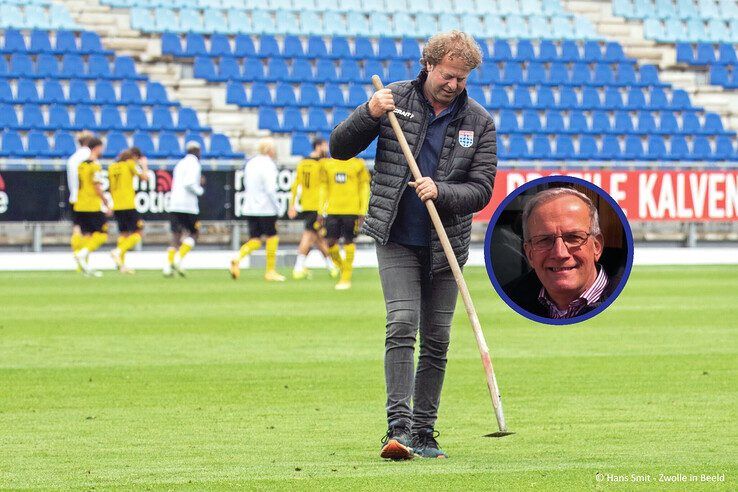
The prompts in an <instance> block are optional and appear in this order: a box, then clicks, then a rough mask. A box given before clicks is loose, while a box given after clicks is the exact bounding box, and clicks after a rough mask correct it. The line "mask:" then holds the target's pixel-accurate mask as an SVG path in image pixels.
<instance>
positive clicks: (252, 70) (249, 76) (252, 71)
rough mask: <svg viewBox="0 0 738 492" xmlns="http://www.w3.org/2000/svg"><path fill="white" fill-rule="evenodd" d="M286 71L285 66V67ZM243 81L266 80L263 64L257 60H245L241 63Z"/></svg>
mask: <svg viewBox="0 0 738 492" xmlns="http://www.w3.org/2000/svg"><path fill="white" fill-rule="evenodd" d="M284 68H285V69H286V68H287V66H286V65H285V66H284ZM243 80H246V81H252V80H253V81H262V80H267V77H266V75H265V74H264V64H263V63H261V60H259V59H258V58H246V60H245V61H244V63H243Z"/></svg>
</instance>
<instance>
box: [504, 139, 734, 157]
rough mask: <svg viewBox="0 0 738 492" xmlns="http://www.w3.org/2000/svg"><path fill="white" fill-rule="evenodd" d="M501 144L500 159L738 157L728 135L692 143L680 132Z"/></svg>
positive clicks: (506, 142) (514, 140)
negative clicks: (644, 136) (667, 135)
mask: <svg viewBox="0 0 738 492" xmlns="http://www.w3.org/2000/svg"><path fill="white" fill-rule="evenodd" d="M598 140H600V142H599V143H598ZM498 143H499V145H498V156H499V157H500V158H501V159H536V160H564V159H575V160H576V159H581V160H604V161H611V160H626V161H640V160H667V161H729V160H735V159H736V158H737V157H738V155H737V154H736V149H735V147H734V144H733V140H732V139H731V138H730V137H727V136H721V137H717V138H716V139H715V141H714V142H713V143H711V142H710V139H708V138H707V137H704V136H697V137H694V138H693V139H692V142H691V144H690V142H688V140H687V139H686V138H684V137H683V136H681V135H675V136H672V137H671V138H670V139H668V140H667V139H664V138H663V137H662V136H660V135H651V136H649V137H648V138H643V137H639V136H635V135H629V136H627V137H625V138H624V139H619V138H618V137H616V136H615V135H605V136H604V137H602V138H601V139H597V138H595V137H594V136H592V135H584V136H582V137H580V138H578V139H576V140H574V139H572V138H571V137H569V136H567V135H559V136H558V137H555V138H551V137H548V136H546V135H536V136H534V137H533V138H531V139H526V138H525V137H524V136H522V135H511V136H510V137H509V138H508V137H503V138H502V139H500V141H499V142H498ZM552 144H555V145H552Z"/></svg>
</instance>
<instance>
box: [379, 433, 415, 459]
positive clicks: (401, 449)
mask: <svg viewBox="0 0 738 492" xmlns="http://www.w3.org/2000/svg"><path fill="white" fill-rule="evenodd" d="M379 456H381V457H382V458H384V459H388V460H411V459H413V449H412V448H411V447H410V429H409V428H407V427H405V426H402V425H390V428H389V429H388V430H387V434H386V435H385V436H384V437H383V438H382V451H381V452H380V453H379Z"/></svg>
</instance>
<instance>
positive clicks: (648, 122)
mask: <svg viewBox="0 0 738 492" xmlns="http://www.w3.org/2000/svg"><path fill="white" fill-rule="evenodd" d="M636 131H637V132H638V133H640V134H644V135H650V134H654V133H656V132H657V127H656V121H655V120H654V118H653V114H651V112H650V111H640V112H639V113H638V125H637V127H636Z"/></svg>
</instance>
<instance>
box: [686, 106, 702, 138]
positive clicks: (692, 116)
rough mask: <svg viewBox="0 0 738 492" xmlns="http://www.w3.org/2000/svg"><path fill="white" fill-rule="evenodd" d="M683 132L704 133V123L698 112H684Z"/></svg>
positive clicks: (691, 133)
mask: <svg viewBox="0 0 738 492" xmlns="http://www.w3.org/2000/svg"><path fill="white" fill-rule="evenodd" d="M682 133H685V134H687V135H696V134H699V133H702V124H701V123H700V119H699V118H698V117H697V114H696V113H693V112H691V111H688V112H686V113H684V114H682Z"/></svg>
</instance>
